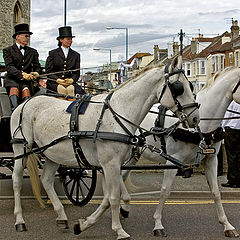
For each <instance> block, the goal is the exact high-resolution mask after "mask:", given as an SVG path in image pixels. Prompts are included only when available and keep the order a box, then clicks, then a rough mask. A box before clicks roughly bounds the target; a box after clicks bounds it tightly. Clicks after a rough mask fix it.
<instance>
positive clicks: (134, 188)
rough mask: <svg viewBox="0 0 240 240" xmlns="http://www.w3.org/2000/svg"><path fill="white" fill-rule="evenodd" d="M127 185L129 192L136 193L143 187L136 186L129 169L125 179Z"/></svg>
mask: <svg viewBox="0 0 240 240" xmlns="http://www.w3.org/2000/svg"><path fill="white" fill-rule="evenodd" d="M124 183H125V186H126V188H127V191H128V192H129V193H135V192H137V191H138V190H140V188H141V187H139V186H136V185H135V184H134V183H133V182H132V180H131V172H130V171H129V174H128V176H127V177H126V178H125V179H124Z"/></svg>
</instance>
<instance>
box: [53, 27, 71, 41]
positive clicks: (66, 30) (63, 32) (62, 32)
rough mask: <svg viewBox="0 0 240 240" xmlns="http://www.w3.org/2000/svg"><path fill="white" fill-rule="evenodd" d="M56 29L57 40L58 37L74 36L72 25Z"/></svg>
mask: <svg viewBox="0 0 240 240" xmlns="http://www.w3.org/2000/svg"><path fill="white" fill-rule="evenodd" d="M58 31H59V36H58V37H57V40H58V39H59V38H64V37H75V36H73V35H72V27H70V26H65V27H60V28H59V29H58Z"/></svg>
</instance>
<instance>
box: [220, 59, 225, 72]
mask: <svg viewBox="0 0 240 240" xmlns="http://www.w3.org/2000/svg"><path fill="white" fill-rule="evenodd" d="M223 69H224V56H221V58H220V70H221V71H222V70H223Z"/></svg>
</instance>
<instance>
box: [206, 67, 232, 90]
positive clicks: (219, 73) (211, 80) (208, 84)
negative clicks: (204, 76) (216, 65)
mask: <svg viewBox="0 0 240 240" xmlns="http://www.w3.org/2000/svg"><path fill="white" fill-rule="evenodd" d="M235 68H236V67H234V66H230V67H227V68H225V69H224V70H223V71H218V72H216V73H215V74H214V75H213V76H212V77H211V78H210V79H209V80H208V81H207V83H206V85H205V86H204V87H203V88H202V90H204V89H209V88H211V87H212V86H213V84H214V83H215V81H216V79H218V78H219V77H222V76H223V75H224V74H226V73H228V72H229V71H230V70H232V69H235Z"/></svg>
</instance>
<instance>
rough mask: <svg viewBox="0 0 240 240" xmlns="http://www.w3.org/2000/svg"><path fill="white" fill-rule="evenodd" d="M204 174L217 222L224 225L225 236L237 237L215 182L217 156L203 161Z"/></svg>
mask: <svg viewBox="0 0 240 240" xmlns="http://www.w3.org/2000/svg"><path fill="white" fill-rule="evenodd" d="M204 167H205V176H206V179H207V183H208V185H209V188H210V191H211V192H212V194H213V199H214V202H215V204H216V208H217V214H218V220H219V223H220V224H222V225H223V227H224V235H225V236H226V237H239V233H238V232H237V230H236V229H235V228H234V227H233V226H232V225H231V224H230V223H229V221H228V219H227V216H226V214H225V212H224V209H223V205H222V202H221V194H220V191H219V188H218V184H217V158H216V156H214V157H212V158H208V160H206V162H205V166H204Z"/></svg>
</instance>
